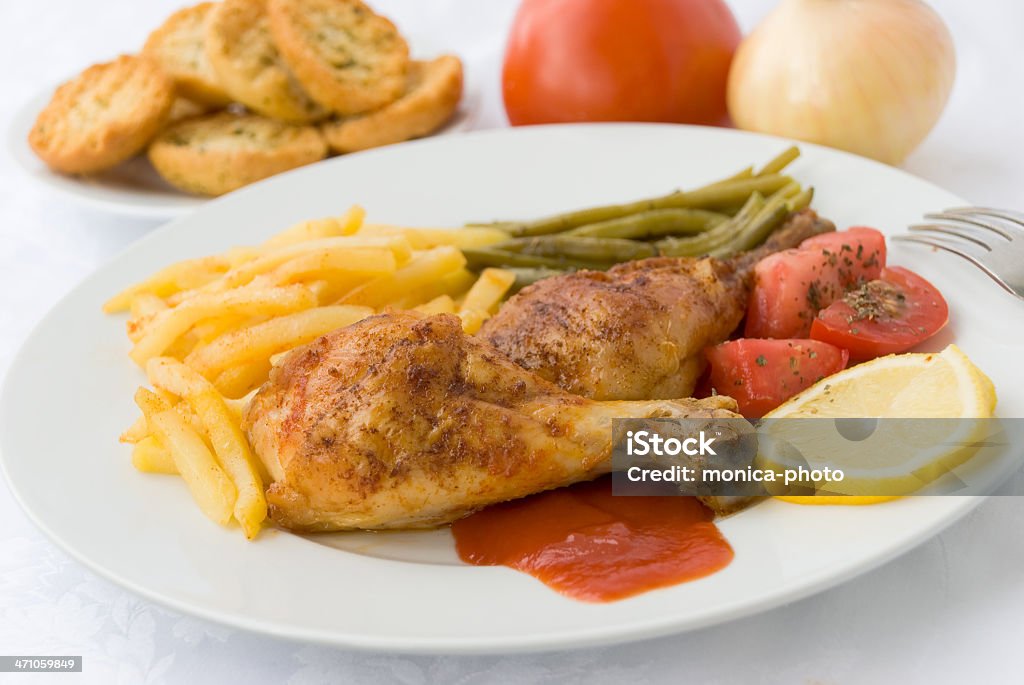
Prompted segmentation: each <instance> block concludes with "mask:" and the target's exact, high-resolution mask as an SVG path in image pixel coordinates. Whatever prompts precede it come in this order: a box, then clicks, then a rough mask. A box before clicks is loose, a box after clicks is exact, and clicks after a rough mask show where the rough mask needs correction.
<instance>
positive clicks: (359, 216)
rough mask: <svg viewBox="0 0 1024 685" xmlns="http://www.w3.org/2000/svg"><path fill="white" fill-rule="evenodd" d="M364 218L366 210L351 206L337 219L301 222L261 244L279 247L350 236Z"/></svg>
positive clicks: (361, 223)
mask: <svg viewBox="0 0 1024 685" xmlns="http://www.w3.org/2000/svg"><path fill="white" fill-rule="evenodd" d="M365 218H366V210H364V209H363V208H362V207H360V206H359V205H352V206H351V207H349V209H348V211H346V212H345V213H344V214H342V215H341V216H339V217H331V218H327V219H314V220H312V221H303V222H301V223H298V224H295V225H294V226H291V227H289V228H286V229H285V230H283V231H281V232H280V233H278V234H277V235H275V236H274V237H272V238H270V239H269V240H267V241H266V242H265V243H263V247H281V246H283V245H293V244H295V243H301V242H305V241H307V240H316V239H317V238H331V237H334V236H343V235H352V234H353V233H355V232H356V231H358V230H359V228H360V227H361V226H362V225H363V220H364V219H365Z"/></svg>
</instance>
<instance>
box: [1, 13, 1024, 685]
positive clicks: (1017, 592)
mask: <svg viewBox="0 0 1024 685" xmlns="http://www.w3.org/2000/svg"><path fill="white" fill-rule="evenodd" d="M832 1H834V2H841V1H843V0H832ZM178 4H179V2H178V0H147V1H146V2H138V1H137V0H91V1H90V2H80V1H78V0H45V1H39V0H36V1H35V2H14V1H13V0H5V2H4V4H3V9H2V13H0V17H2V21H0V65H3V67H2V74H3V75H2V76H0V78H2V85H3V88H2V90H0V126H2V128H3V129H4V130H5V131H6V129H7V128H8V125H9V122H10V118H11V116H12V114H13V112H14V110H15V109H16V108H17V107H18V106H19V105H20V104H21V103H23V102H24V101H25V100H26V99H27V98H29V97H30V96H32V95H33V94H35V93H36V92H37V91H39V90H40V89H41V88H43V87H44V86H46V85H48V84H50V83H53V82H54V81H57V80H59V79H61V78H63V77H66V76H67V75H68V74H71V73H74V72H76V71H77V70H79V69H80V68H82V67H83V66H84V65H85V64H87V63H90V62H92V61H99V60H101V59H106V58H108V57H110V56H112V55H114V54H116V53H117V52H120V51H131V50H134V49H137V48H138V46H139V45H140V44H141V42H142V40H143V38H144V36H145V33H146V31H147V29H149V28H150V27H154V26H156V25H157V24H159V23H160V21H161V20H162V18H163V17H164V16H166V15H167V14H168V13H169V12H170V11H171V10H172V9H174V8H175V7H176V6H177V5H178ZM374 4H375V5H376V6H377V7H379V8H380V9H381V11H384V12H386V13H388V14H390V15H391V16H393V17H394V18H395V20H396V22H397V23H398V24H399V25H400V26H401V27H402V28H403V29H404V30H405V31H406V32H408V33H410V34H412V35H413V36H414V39H413V44H414V47H419V48H420V50H421V51H422V52H424V53H425V52H428V51H434V50H440V49H443V48H445V47H448V48H449V49H453V50H455V51H457V52H459V53H460V54H462V55H463V57H464V58H465V59H466V61H467V66H468V69H469V85H470V88H471V90H472V91H474V92H476V93H478V94H479V96H480V110H479V112H478V116H477V119H476V126H477V127H479V128H486V127H493V126H502V125H504V124H505V122H504V116H503V114H502V109H501V103H500V98H499V95H498V89H497V84H498V82H499V81H498V78H499V77H498V70H499V65H500V54H501V50H502V45H503V41H504V35H505V30H506V27H507V25H508V22H509V20H510V17H511V14H512V11H513V9H514V4H515V3H514V2H512V0H430V1H429V2H427V1H425V0H376V2H375V3H374ZM731 4H732V5H733V7H734V9H735V12H736V14H737V16H738V17H739V18H740V21H741V23H742V24H743V26H744V28H745V29H749V27H751V26H752V25H753V24H754V23H756V21H757V20H758V19H759V18H760V17H761V16H763V15H764V13H765V12H766V11H767V9H768V8H769V7H770V6H771V5H772V2H769V1H768V0H733V1H732V3H731ZM935 4H936V5H937V8H938V9H939V11H940V12H941V13H942V14H943V15H944V16H945V18H946V20H947V22H948V23H949V25H950V27H951V28H952V31H953V33H954V35H955V39H956V43H957V48H958V53H959V72H958V77H957V83H956V88H955V91H954V94H953V98H952V101H951V103H950V105H949V108H948V110H947V111H946V113H945V115H944V117H943V119H942V121H941V123H940V124H939V126H938V127H937V128H936V130H935V131H934V133H933V135H932V136H931V137H930V138H929V139H928V140H927V141H926V142H925V144H924V145H923V146H922V147H921V148H920V150H918V151H917V152H916V153H915V154H914V155H913V156H912V157H911V159H910V160H909V161H908V162H907V164H906V168H907V169H909V170H910V171H911V172H913V173H916V174H918V175H920V176H922V177H924V178H927V179H930V180H932V181H934V182H935V183H938V184H939V185H942V186H945V187H946V188H948V189H950V190H952V191H953V192H956V193H958V194H960V195H962V196H964V197H967V198H968V199H970V200H971V201H973V202H976V203H984V204H992V205H996V206H1015V207H1017V208H1019V209H1024V192H1022V191H1024V132H1022V127H1021V121H1022V119H1024V48H1022V45H1024V40H1022V36H1024V34H1021V29H1022V28H1024V5H1022V4H1021V3H1018V2H1016V1H1015V0H1000V1H997V0H975V1H974V2H961V1H960V0H942V2H936V3H935ZM152 228H154V224H153V223H152V222H146V221H140V220H133V219H126V218H118V217H113V216H109V215H105V214H101V213H98V212H96V211H92V210H87V209H83V208H80V207H77V206H75V205H74V204H72V203H70V202H68V201H66V200H64V199H62V198H60V197H56V196H54V195H53V194H52V193H51V192H49V191H48V190H47V189H46V188H43V187H37V186H36V185H33V184H31V183H30V182H28V180H27V179H26V178H24V177H23V176H21V175H20V173H19V172H18V171H17V170H16V169H15V168H14V167H13V163H12V161H11V160H10V158H9V156H8V155H4V156H3V158H2V159H0V373H2V372H3V370H5V369H6V367H7V365H8V364H9V362H10V360H11V358H12V357H13V355H14V352H15V351H16V349H17V347H18V345H19V344H20V342H21V341H22V340H23V339H24V337H25V336H26V335H27V333H28V332H29V330H30V329H31V328H32V326H33V325H34V324H35V323H36V322H37V321H38V320H39V319H40V317H42V316H43V314H44V313H45V312H46V311H47V310H48V309H49V307H50V306H51V305H52V304H53V303H54V302H55V301H56V300H57V299H58V298H59V297H60V296H61V295H62V294H64V293H65V292H67V291H68V290H69V289H70V288H71V287H72V286H74V284H75V283H76V282H78V281H79V280H80V279H81V278H82V277H84V276H85V275H86V274H88V273H89V272H90V271H92V270H93V269H95V268H96V267H97V266H98V265H100V264H101V263H103V262H104V261H105V260H107V259H108V258H109V257H110V256H111V255H113V254H115V253H116V252H117V251H119V250H120V249H122V248H123V247H124V246H126V245H128V244H129V243H130V242H132V241H133V240H135V239H137V238H139V237H140V236H141V235H143V234H144V233H145V232H147V231H149V230H151V229H152ZM979 306H983V304H980V305H979ZM1022 314H1024V308H1022ZM55 381H56V379H47V378H40V379H39V382H40V383H48V382H55ZM54 390H55V391H56V392H59V385H55V386H54ZM40 439H42V440H45V436H41V438H40ZM1010 487H1011V488H1016V491H1018V492H1024V479H1017V481H1016V482H1015V483H1014V484H1011V485H1010ZM97 506H102V502H101V501H99V499H98V501H97ZM1022 514H1024V502H1022V500H1020V499H1019V498H1016V497H1001V498H994V499H992V500H990V501H988V502H987V503H985V504H983V505H982V506H981V507H980V508H979V509H978V510H976V511H975V512H974V513H973V514H971V515H970V516H968V517H967V518H966V519H965V520H963V521H961V522H960V523H958V524H956V525H955V526H953V527H952V528H950V529H949V530H947V531H946V532H944V533H942V534H941V535H939V536H937V537H935V538H934V539H932V540H931V541H929V542H927V543H925V544H923V545H921V546H920V547H918V548H917V549H914V550H912V551H910V552H909V553H907V554H906V555H904V556H903V557H902V558H900V559H898V560H897V561H894V562H892V563H890V564H888V565H887V566H885V567H883V568H881V569H879V570H877V571H874V572H872V573H869V574H867V575H865V576H862V577H860V578H858V579H856V580H854V581H852V582H849V583H847V584H845V585H843V586H841V587H838V588H836V589H833V590H830V591H828V592H824V593H822V594H820V595H818V596H816V597H812V598H810V599H806V600H803V601H800V602H796V603H794V604H792V605H789V606H786V607H783V608H780V609H776V610H774V611H770V612H767V613H764V614H761V615H759V616H755V617H752V618H748V619H745V620H740V621H735V622H733V623H730V624H727V625H723V626H720V627H716V628H711V629H707V630H702V631H698V632H693V633H688V634H683V635H679V636H675V637H669V638H663V639H659V640H653V641H648V642H643V643H638V644H632V645H623V646H620V647H614V648H603V649H599V650H584V651H576V652H563V653H553V654H545V655H539V656H537V655H533V656H531V655H525V656H512V657H473V658H459V657H448V656H444V657H426V656H420V657H405V656H395V655H386V654H379V655H374V654H362V653H353V652H347V651H343V650H336V649H329V648H324V647H317V646H307V645H302V644H295V643H290V642H284V641H279V640H274V639H270V638H266V637H262V636H258V635H252V634H247V633H244V632H238V631H235V630H231V629H228V628H224V627H222V626H218V625H214V624H210V623H207V622H205V621H200V620H196V619H192V618H189V617H186V616H182V615H179V614H177V613H175V612H173V611H168V610H166V609H164V608H162V607H159V606H155V605H153V604H151V603H149V602H146V601H143V600H141V599H139V598H137V597H136V596H134V595H132V594H130V593H128V592H126V591H123V590H121V589H120V588H118V587H115V586H113V585H111V584H109V583H107V582H106V581H103V580H100V579H99V578H97V577H96V576H94V575H93V574H92V573H90V572H88V571H86V570H84V569H83V568H82V567H80V566H79V565H78V564H76V563H74V562H72V561H71V560H70V559H68V557H66V556H65V555H64V554H63V553H62V552H60V551H58V550H57V549H56V548H54V547H53V546H52V545H51V544H50V543H49V542H48V541H46V540H45V539H44V538H43V537H42V535H41V534H40V533H39V532H37V531H36V530H35V529H34V528H33V527H32V525H31V524H29V522H28V521H27V520H26V519H25V517H24V515H23V514H22V513H21V511H20V510H19V509H18V507H17V506H16V504H15V503H14V502H13V500H12V498H11V496H10V494H9V492H8V490H7V488H6V485H0V653H3V654H81V655H84V657H85V669H86V672H85V673H84V674H81V675H59V676H57V675H55V676H51V677H52V679H53V680H54V682H56V681H58V680H59V682H62V683H63V682H90V683H92V682H95V683H105V684H106V683H131V684H134V683H143V682H146V683H164V682H168V683H178V682H189V683H195V684H196V685H199V684H201V683H225V682H243V681H244V682H250V683H284V682H287V683H292V684H295V685H299V684H303V683H325V682H338V683H342V682H344V683H375V682H383V683H407V684H413V683H428V682H439V683H461V684H468V683H484V682H502V683H538V682H550V683H566V682H586V683H604V682H608V683H620V682H627V681H628V682H633V683H646V682H667V681H671V682H679V681H683V680H686V681H692V682H737V683H753V682H786V683H826V684H831V683H844V684H850V683H878V682H967V681H989V682H1006V681H1019V680H1020V678H1021V676H1019V675H1016V676H1013V675H1012V674H1013V673H1015V672H1016V671H1017V670H1018V669H1019V665H1018V664H1019V658H1018V654H1019V653H1020V644H1021V638H1022V636H1024V631H1022V628H1024V619H1022V615H1024V574H1022V571H1021V569H1024V536H1022V535H1021V534H1020V520H1021V519H1020V518H1018V517H1020V516H1021V515H1022ZM46 679H47V676H40V675H36V676H25V675H19V676H12V675H9V676H6V677H5V676H3V675H2V674H0V682H12V683H21V682H42V681H44V680H46Z"/></svg>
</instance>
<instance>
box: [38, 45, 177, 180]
mask: <svg viewBox="0 0 1024 685" xmlns="http://www.w3.org/2000/svg"><path fill="white" fill-rule="evenodd" d="M173 102H174V83H173V82H172V81H171V79H170V77H168V76H166V75H165V74H164V73H163V72H162V71H161V70H160V68H159V67H158V66H157V65H156V63H155V62H153V61H152V60H150V59H148V58H145V57H133V56H129V55H124V56H121V57H118V58H117V59H116V60H114V61H113V62H107V63H104V64H95V65H93V66H91V67H89V68H88V69H86V70H85V71H83V72H82V73H81V74H79V75H78V76H76V77H75V78H73V79H71V80H70V81H68V82H67V83H65V84H63V85H62V86H60V87H59V88H58V89H57V91H56V92H55V93H54V94H53V98H52V99H51V100H50V103H49V104H48V105H47V106H46V107H45V108H44V109H43V111H42V112H40V113H39V117H38V118H37V119H36V122H35V125H33V127H32V130H31V132H29V136H28V142H29V145H30V146H31V147H32V149H33V150H34V151H35V153H36V154H37V155H39V157H40V159H42V160H43V161H44V162H46V163H47V164H48V165H49V166H50V167H51V168H52V169H55V170H56V171H62V172H65V173H69V174H88V173H93V172H97V171H103V170H104V169H108V168H110V167H112V166H116V165H117V164H120V163H121V162H123V161H125V160H126V159H128V158H130V157H133V156H134V155H136V154H138V153H139V152H141V151H142V150H143V148H145V147H146V144H147V143H148V142H149V141H150V140H151V139H152V138H153V136H155V135H156V133H157V131H159V130H160V127H161V126H163V124H164V122H165V121H166V120H167V117H168V114H169V113H170V111H171V105H172V103H173Z"/></svg>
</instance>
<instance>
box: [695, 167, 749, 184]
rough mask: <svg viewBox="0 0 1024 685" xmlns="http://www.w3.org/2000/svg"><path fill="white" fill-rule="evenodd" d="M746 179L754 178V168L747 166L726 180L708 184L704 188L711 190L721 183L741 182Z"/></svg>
mask: <svg viewBox="0 0 1024 685" xmlns="http://www.w3.org/2000/svg"><path fill="white" fill-rule="evenodd" d="M747 178H754V167H752V166H748V167H746V168H745V169H740V170H739V171H737V172H736V173H735V174H733V175H732V176H729V177H728V178H723V179H722V180H721V181H715V182H714V183H709V184H708V185H707V186H705V187H710V188H713V187H715V186H717V185H721V184H723V183H728V182H729V181H742V180H744V179H747Z"/></svg>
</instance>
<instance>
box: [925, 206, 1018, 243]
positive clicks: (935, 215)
mask: <svg viewBox="0 0 1024 685" xmlns="http://www.w3.org/2000/svg"><path fill="white" fill-rule="evenodd" d="M962 209H963V210H964V211H960V212H958V211H950V210H946V211H945V212H932V213H931V214H925V215H924V218H925V219H946V220H948V221H962V222H963V223H965V224H970V225H972V226H977V227H978V228H984V229H985V230H988V231H992V232H993V233H996V234H998V235H1000V236H1002V237H1004V238H1006V239H1007V240H1013V234H1011V233H1010V232H1009V231H1007V230H1006V229H1005V228H1004V227H1002V226H1000V225H999V224H995V223H992V222H991V221H985V220H984V219H979V218H977V217H975V216H972V215H970V214H968V213H967V211H966V210H968V209H970V207H963V208H962ZM986 216H991V215H986ZM1021 226H1022V227H1024V223H1022V224H1021Z"/></svg>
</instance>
